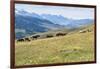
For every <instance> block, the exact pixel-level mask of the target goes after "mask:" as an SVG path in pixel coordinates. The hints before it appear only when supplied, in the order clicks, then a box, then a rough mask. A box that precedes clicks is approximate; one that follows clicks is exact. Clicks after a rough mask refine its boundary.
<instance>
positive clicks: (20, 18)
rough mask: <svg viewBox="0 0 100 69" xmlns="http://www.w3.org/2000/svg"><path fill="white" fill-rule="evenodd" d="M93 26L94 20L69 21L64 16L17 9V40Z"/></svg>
mask: <svg viewBox="0 0 100 69" xmlns="http://www.w3.org/2000/svg"><path fill="white" fill-rule="evenodd" d="M90 24H93V19H68V18H66V17H64V16H62V15H51V14H41V15H40V14H37V13H30V12H27V11H25V10H18V9H15V33H16V39H18V38H22V37H25V36H28V35H32V34H35V33H37V32H46V31H49V30H57V29H63V28H66V29H68V28H69V29H72V28H78V27H81V26H85V25H90Z"/></svg>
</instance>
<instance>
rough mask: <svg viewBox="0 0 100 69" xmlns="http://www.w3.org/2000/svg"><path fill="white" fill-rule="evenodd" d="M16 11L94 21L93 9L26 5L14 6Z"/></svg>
mask: <svg viewBox="0 0 100 69" xmlns="http://www.w3.org/2000/svg"><path fill="white" fill-rule="evenodd" d="M15 8H16V9H18V10H25V11H28V12H30V13H32V12H34V13H37V14H40V15H41V14H52V15H62V16H64V17H66V18H72V19H94V8H79V7H63V6H47V5H45V6H44V5H28V4H15Z"/></svg>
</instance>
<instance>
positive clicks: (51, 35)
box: [17, 33, 67, 42]
mask: <svg viewBox="0 0 100 69" xmlns="http://www.w3.org/2000/svg"><path fill="white" fill-rule="evenodd" d="M66 34H67V33H57V34H56V36H65V35H66ZM40 37H41V35H33V36H30V37H25V38H20V39H17V41H18V42H23V41H31V40H36V39H39V38H40ZM51 37H54V35H53V34H47V35H46V37H45V38H51Z"/></svg>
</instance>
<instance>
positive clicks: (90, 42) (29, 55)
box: [15, 26, 94, 65]
mask: <svg viewBox="0 0 100 69" xmlns="http://www.w3.org/2000/svg"><path fill="white" fill-rule="evenodd" d="M93 28H94V27H93V26H89V27H86V28H85V29H92V32H85V33H79V31H76V32H73V33H72V34H68V35H66V36H60V37H53V38H45V39H38V40H33V41H30V42H16V43H15V48H16V49H15V61H16V65H30V64H31V65H32V64H51V63H66V62H80V61H93V60H94V35H93V34H94V32H93ZM85 29H84V30H85Z"/></svg>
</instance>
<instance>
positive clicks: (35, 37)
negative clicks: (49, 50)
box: [31, 35, 40, 39]
mask: <svg viewBox="0 0 100 69" xmlns="http://www.w3.org/2000/svg"><path fill="white" fill-rule="evenodd" d="M38 37H40V35H34V36H32V37H31V38H32V39H37V38H38Z"/></svg>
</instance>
